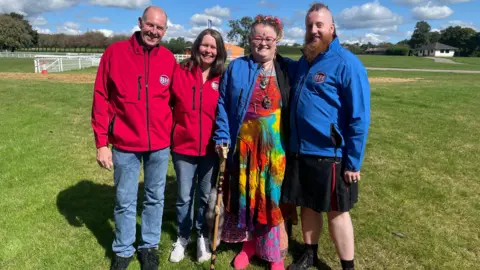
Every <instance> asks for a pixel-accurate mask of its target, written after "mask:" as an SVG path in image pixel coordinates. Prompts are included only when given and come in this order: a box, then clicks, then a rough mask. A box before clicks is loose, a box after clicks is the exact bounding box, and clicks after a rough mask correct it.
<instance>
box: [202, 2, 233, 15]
mask: <svg viewBox="0 0 480 270" xmlns="http://www.w3.org/2000/svg"><path fill="white" fill-rule="evenodd" d="M204 12H205V14H206V15H210V16H215V17H219V18H228V17H230V9H229V8H222V7H220V6H219V5H216V6H214V7H211V8H207V9H205V11H204Z"/></svg>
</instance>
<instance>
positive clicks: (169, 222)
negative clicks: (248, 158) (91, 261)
mask: <svg viewBox="0 0 480 270" xmlns="http://www.w3.org/2000/svg"><path fill="white" fill-rule="evenodd" d="M176 190H177V188H176V183H175V177H172V176H167V183H166V187H165V202H164V205H165V207H164V214H163V224H162V234H165V233H167V234H169V235H170V237H172V239H173V238H176V235H177V229H176V214H175V199H176V194H177V192H176ZM143 196H144V185H143V182H141V183H139V187H138V201H137V216H141V213H142V209H143ZM114 207H115V188H114V187H113V186H111V185H105V184H99V183H95V182H93V181H92V180H80V181H79V182H78V183H77V184H76V185H74V186H72V187H69V188H67V189H66V190H63V191H61V192H60V193H59V194H58V195H57V208H58V211H59V212H60V213H61V214H62V215H63V216H64V217H65V219H67V221H68V223H69V224H70V225H71V226H73V227H79V228H80V227H84V226H85V227H87V228H88V229H89V230H90V231H91V232H92V234H93V235H94V236H95V237H96V239H97V242H98V243H99V244H100V245H101V246H102V247H103V248H104V249H105V256H106V257H109V258H112V257H113V255H114V254H113V251H112V242H113V239H114V237H115V228H114V225H112V224H113V209H114ZM136 237H137V238H136V239H137V242H138V240H140V239H141V238H140V237H141V230H140V224H137V230H136Z"/></svg>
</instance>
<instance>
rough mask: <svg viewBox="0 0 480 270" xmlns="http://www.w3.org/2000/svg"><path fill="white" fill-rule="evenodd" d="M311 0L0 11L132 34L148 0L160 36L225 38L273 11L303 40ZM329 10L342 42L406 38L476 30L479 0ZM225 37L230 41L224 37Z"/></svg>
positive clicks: (392, 0) (65, 4) (53, 1)
mask: <svg viewBox="0 0 480 270" xmlns="http://www.w3.org/2000/svg"><path fill="white" fill-rule="evenodd" d="M312 2H313V1H311V0H309V1H307V0H241V1H233V0H222V1H219V0H216V1H211V0H203V1H195V0H181V1H175V0H171V1H161V0H0V13H6V12H18V13H21V14H23V15H25V17H26V18H27V19H28V20H29V21H30V22H31V23H32V25H33V26H34V28H35V29H36V30H37V31H39V32H40V33H66V34H81V33H84V32H86V31H101V32H103V33H104V34H105V35H106V36H111V35H114V34H128V35H130V34H131V33H133V32H134V31H135V30H137V29H138V26H137V19H138V17H139V16H140V15H141V14H142V12H143V9H144V8H145V7H147V6H149V5H156V6H160V7H162V8H163V9H164V10H165V11H166V12H167V15H168V30H167V34H166V35H165V37H164V39H167V40H168V39H170V38H177V37H184V38H185V39H187V40H194V39H195V37H196V36H197V35H198V33H200V32H201V31H202V30H203V29H205V28H206V27H207V21H208V19H211V20H212V22H213V27H214V28H215V29H217V30H219V31H220V32H221V33H222V34H223V35H224V37H225V38H226V33H227V32H228V31H229V30H230V28H229V27H228V21H229V20H233V19H240V18H241V17H243V16H250V17H255V16H256V15H257V14H263V15H274V16H277V17H279V18H280V19H281V20H282V22H283V23H284V29H285V34H284V38H283V40H282V41H281V43H282V44H293V43H300V44H302V43H303V37H304V34H305V30H304V29H305V26H304V21H305V14H306V11H307V10H308V8H309V6H310V4H311V3H312ZM323 3H324V4H326V5H328V6H329V8H330V10H331V11H332V13H333V15H334V19H335V24H336V27H337V32H338V35H339V39H340V42H342V43H343V42H344V43H357V42H358V43H368V42H371V43H374V44H378V43H380V42H392V43H396V42H398V41H400V40H403V39H408V38H410V36H411V34H412V32H413V30H414V28H415V23H416V22H417V21H420V20H425V21H427V22H428V23H429V24H430V25H431V27H432V30H433V31H440V30H442V29H445V28H447V27H449V26H457V25H459V26H462V27H471V28H473V29H475V30H476V31H480V16H479V15H478V14H480V13H479V12H480V0H382V1H380V0H337V1H333V0H331V1H324V2H323ZM227 42H234V41H230V40H227Z"/></svg>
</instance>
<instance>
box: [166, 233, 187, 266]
mask: <svg viewBox="0 0 480 270" xmlns="http://www.w3.org/2000/svg"><path fill="white" fill-rule="evenodd" d="M187 245H188V240H187V239H185V238H183V237H179V238H177V242H175V243H174V244H173V247H174V248H173V250H172V253H170V262H172V263H178V262H180V261H181V260H183V258H185V249H186V248H187Z"/></svg>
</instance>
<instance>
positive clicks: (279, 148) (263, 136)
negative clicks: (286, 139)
mask: <svg viewBox="0 0 480 270" xmlns="http://www.w3.org/2000/svg"><path fill="white" fill-rule="evenodd" d="M236 156H237V161H238V166H239V167H238V168H239V171H238V173H236V174H235V175H236V177H231V179H230V181H231V182H232V181H235V182H236V183H235V186H236V187H238V203H237V204H238V205H237V207H235V208H236V209H235V210H234V211H235V212H228V211H227V212H226V215H225V223H224V227H223V232H222V240H223V241H225V242H230V243H232V242H244V241H248V240H254V241H255V243H256V247H257V248H256V255H257V256H258V257H260V258H261V259H264V260H266V261H269V262H277V261H281V260H282V259H283V258H284V257H285V255H286V253H287V249H288V236H287V233H286V230H285V226H284V220H283V216H282V212H281V210H280V195H281V194H280V193H281V187H282V182H283V178H284V174H285V164H286V157H285V150H284V146H283V144H282V141H281V137H280V109H274V110H272V111H271V112H270V113H269V114H268V115H265V114H262V115H258V114H247V116H246V117H245V120H244V122H243V124H242V127H241V129H240V134H239V139H238V142H237V149H236ZM236 187H235V188H236ZM230 199H236V198H234V197H232V198H230ZM237 211H238V212H237Z"/></svg>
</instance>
